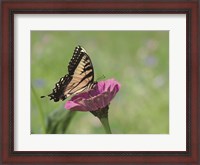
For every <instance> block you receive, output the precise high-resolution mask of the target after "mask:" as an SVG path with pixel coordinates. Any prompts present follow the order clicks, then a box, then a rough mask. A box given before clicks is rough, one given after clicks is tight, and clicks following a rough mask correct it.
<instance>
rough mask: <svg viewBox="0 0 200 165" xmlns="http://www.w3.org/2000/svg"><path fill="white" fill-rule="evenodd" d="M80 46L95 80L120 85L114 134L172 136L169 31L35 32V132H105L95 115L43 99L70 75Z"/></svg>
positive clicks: (112, 109)
mask: <svg viewBox="0 0 200 165" xmlns="http://www.w3.org/2000/svg"><path fill="white" fill-rule="evenodd" d="M77 45H81V46H82V47H84V48H85V49H86V51H87V52H88V54H89V56H90V57H91V60H92V63H93V66H94V70H95V80H96V79H98V78H99V77H101V76H102V75H105V77H106V78H105V79H110V78H115V79H116V80H117V81H118V82H120V84H121V89H120V91H119V92H118V93H117V95H116V97H115V98H114V99H113V101H112V102H111V104H110V108H109V123H110V127H111V130H112V132H113V134H168V133H169V33H168V31H31V133H32V134H44V133H48V134H52V133H66V134H82V133H83V134H102V133H105V132H104V129H103V127H102V126H101V124H100V122H99V120H98V118H96V117H94V116H93V115H92V114H91V113H90V112H75V113H73V112H70V111H68V110H66V109H64V104H65V102H66V101H59V102H54V101H50V100H49V98H43V99H41V98H40V96H42V95H47V94H50V93H51V92H52V89H53V88H54V86H55V83H56V82H58V81H59V79H60V78H61V77H62V76H64V75H65V74H66V73H67V72H68V71H67V66H68V63H69V60H70V59H71V57H72V54H73V51H74V48H75V47H76V46H77Z"/></svg>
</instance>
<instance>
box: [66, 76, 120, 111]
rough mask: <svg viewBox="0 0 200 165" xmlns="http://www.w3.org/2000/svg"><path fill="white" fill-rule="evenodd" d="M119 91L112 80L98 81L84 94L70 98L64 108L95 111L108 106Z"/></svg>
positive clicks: (117, 84)
mask: <svg viewBox="0 0 200 165" xmlns="http://www.w3.org/2000/svg"><path fill="white" fill-rule="evenodd" d="M119 89H120V84H119V83H118V82H117V81H115V80H114V79H109V80H106V81H100V82H98V83H97V84H96V86H95V87H94V88H93V89H91V90H89V91H87V92H84V93H80V94H78V95H75V96H74V97H72V98H71V100H69V101H67V103H66V104H65V108H66V109H69V110H71V111H75V110H77V111H96V110H98V109H102V108H104V107H106V106H107V105H109V103H110V101H111V100H112V99H113V98H114V97H115V95H116V93H117V92H118V91H119Z"/></svg>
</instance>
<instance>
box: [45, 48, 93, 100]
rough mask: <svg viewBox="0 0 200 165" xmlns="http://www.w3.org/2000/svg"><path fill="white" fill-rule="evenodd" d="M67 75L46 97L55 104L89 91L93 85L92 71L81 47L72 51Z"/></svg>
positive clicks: (91, 66)
mask: <svg viewBox="0 0 200 165" xmlns="http://www.w3.org/2000/svg"><path fill="white" fill-rule="evenodd" d="M68 72H69V73H68V74H67V75H65V76H64V77H62V78H61V79H60V80H59V82H57V83H56V84H55V88H54V89H53V91H52V93H51V94H49V95H48V96H49V97H50V100H52V99H53V100H54V101H55V102H57V101H59V100H65V99H66V98H67V97H69V96H71V95H74V94H77V93H80V92H82V91H84V90H86V89H91V88H92V87H93V86H94V85H95V82H94V69H93V65H92V62H91V59H90V57H89V56H88V54H87V52H86V51H85V49H84V48H82V47H81V46H77V47H76V48H75V50H74V54H73V56H72V59H71V60H70V62H69V65H68Z"/></svg>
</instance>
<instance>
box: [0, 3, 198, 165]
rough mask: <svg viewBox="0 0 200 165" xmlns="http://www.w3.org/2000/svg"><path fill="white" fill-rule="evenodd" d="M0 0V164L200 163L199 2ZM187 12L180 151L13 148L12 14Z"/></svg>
mask: <svg viewBox="0 0 200 165" xmlns="http://www.w3.org/2000/svg"><path fill="white" fill-rule="evenodd" d="M0 3H1V9H2V10H1V48H2V49H1V89H0V93H1V100H0V103H1V144H2V147H1V149H2V153H1V155H2V160H1V161H2V163H5V164H8V163H20V164H22V163H37V164H38V163H93V164H94V163H115V164H117V163H118V164H119V163H120V164H125V163H127V164H128V163H137V164H139V163H141V164H145V163H147V164H149V163H156V164H157V163H158V164H165V163H166V164H171V163H175V164H193V165H195V164H196V165H197V164H200V154H199V149H200V134H199V133H200V131H199V129H198V126H199V125H200V119H199V117H200V115H199V114H200V112H199V103H198V101H199V100H198V98H199V85H198V82H199V68H198V67H199V55H200V50H199V44H200V37H199V35H200V33H199V28H200V26H199V22H200V21H199V19H200V14H199V1H198V0H191V1H189V0H173V1H171V0H168V1H161V0H154V1H152V0H149V1H146V0H141V1H138V0H128V1H122V0H118V1H116V2H114V1H112V0H110V1H107V2H105V1H87V2H84V3H83V2H82V3H81V1H79V0H77V1H65V0H59V1H56V0H40V1H39V0H26V1H24V0H19V1H15V0H3V1H2V2H0ZM19 13H20V14H30V13H31V14H40V13H42V14H47V13H50V14H54V13H60V14H64V13H65V14H66V13H69V14H73V13H74V14H76V13H82V14H86V13H90V14H113V13H118V14H134V13H141V14H143V13H144V14H154V13H155V14H180V13H183V14H186V16H187V25H186V26H187V34H186V35H187V41H186V42H187V55H186V58H187V59H186V61H187V64H186V65H187V66H186V69H187V70H186V77H187V80H186V83H187V84H186V86H187V89H186V91H187V93H186V96H187V100H186V104H187V105H186V107H187V116H186V119H187V128H186V129H187V130H186V132H187V135H186V139H187V144H186V146H187V150H186V151H182V152H180V151H179V152H178V151H177V152H176V151H168V152H167V151H166V152H165V151H162V152H159V151H158V152H153V151H149V152H147V151H146V152H139V151H132V152H130V151H127V152H126V151H117V152H114V151H112V152H108V151H106V152H100V151H99V152H86V151H84V152H80V151H79V152H78V151H77V152H69V151H68V152H61V151H60V152H55V151H44V152H41V151H40V152H39V151H38V152H37V151H24V152H22V151H14V148H13V146H14V141H13V140H14V44H13V42H14V24H13V22H14V14H19Z"/></svg>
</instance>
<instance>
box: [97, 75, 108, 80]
mask: <svg viewBox="0 0 200 165" xmlns="http://www.w3.org/2000/svg"><path fill="white" fill-rule="evenodd" d="M104 78H106V76H104V75H102V76H100V77H98V78H97V81H99V80H102V79H104Z"/></svg>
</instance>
